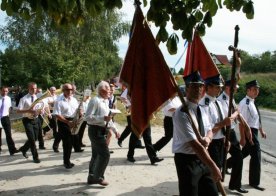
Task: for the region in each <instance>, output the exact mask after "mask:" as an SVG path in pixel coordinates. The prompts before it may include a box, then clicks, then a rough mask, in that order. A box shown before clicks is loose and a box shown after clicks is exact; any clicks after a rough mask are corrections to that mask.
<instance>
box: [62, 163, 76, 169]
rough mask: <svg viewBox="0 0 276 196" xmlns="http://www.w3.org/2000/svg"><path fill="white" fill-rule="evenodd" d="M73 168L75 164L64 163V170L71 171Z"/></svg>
mask: <svg viewBox="0 0 276 196" xmlns="http://www.w3.org/2000/svg"><path fill="white" fill-rule="evenodd" d="M74 166H75V164H74V163H66V164H65V163H64V167H65V168H66V169H71V168H72V167H74Z"/></svg>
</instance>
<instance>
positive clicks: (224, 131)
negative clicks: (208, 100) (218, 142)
mask: <svg viewBox="0 0 276 196" xmlns="http://www.w3.org/2000/svg"><path fill="white" fill-rule="evenodd" d="M215 104H216V106H217V107H216V108H217V111H218V114H219V119H220V121H222V120H223V116H222V112H221V109H220V107H219V104H218V102H217V100H216V101H215ZM221 130H222V133H223V134H224V135H225V133H226V130H225V127H222V128H221Z"/></svg>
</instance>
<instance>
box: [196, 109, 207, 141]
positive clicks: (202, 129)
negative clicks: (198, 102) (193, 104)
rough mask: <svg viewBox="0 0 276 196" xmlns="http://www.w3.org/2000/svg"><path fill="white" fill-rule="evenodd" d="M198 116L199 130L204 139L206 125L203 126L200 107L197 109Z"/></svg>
mask: <svg viewBox="0 0 276 196" xmlns="http://www.w3.org/2000/svg"><path fill="white" fill-rule="evenodd" d="M196 115H197V122H198V129H199V132H200V135H201V136H202V137H204V136H205V131H204V125H203V121H202V115H201V111H200V108H199V106H197V108H196Z"/></svg>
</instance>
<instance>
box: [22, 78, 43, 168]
mask: <svg viewBox="0 0 276 196" xmlns="http://www.w3.org/2000/svg"><path fill="white" fill-rule="evenodd" d="M36 89H37V85H36V83H34V82H30V83H29V84H28V91H29V93H28V94H27V95H25V96H24V97H22V98H21V99H20V101H19V104H18V110H17V113H20V114H23V118H22V122H23V125H24V127H25V131H26V135H27V138H28V140H27V141H26V142H25V144H24V145H23V146H22V147H20V149H19V150H20V151H21V152H22V154H23V156H24V157H25V158H28V155H27V151H28V150H29V148H30V149H31V152H32V155H33V161H34V163H40V159H39V157H38V153H37V149H36V144H35V141H36V140H37V138H38V129H39V127H38V115H39V114H40V113H41V111H40V110H36V109H34V108H33V107H31V105H32V103H33V102H34V101H35V100H36V99H37V96H36V94H35V93H36Z"/></svg>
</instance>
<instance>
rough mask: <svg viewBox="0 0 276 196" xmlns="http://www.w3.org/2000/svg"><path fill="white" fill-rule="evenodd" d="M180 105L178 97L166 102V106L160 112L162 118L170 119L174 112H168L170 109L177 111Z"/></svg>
mask: <svg viewBox="0 0 276 196" xmlns="http://www.w3.org/2000/svg"><path fill="white" fill-rule="evenodd" d="M181 105H182V103H181V101H180V99H179V97H178V96H176V97H174V98H173V99H170V100H168V101H167V103H166V105H165V106H164V107H163V109H162V111H163V114H164V116H170V117H172V115H173V113H174V112H171V111H169V110H170V109H173V108H175V109H177V108H179V107H180V106H181Z"/></svg>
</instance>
